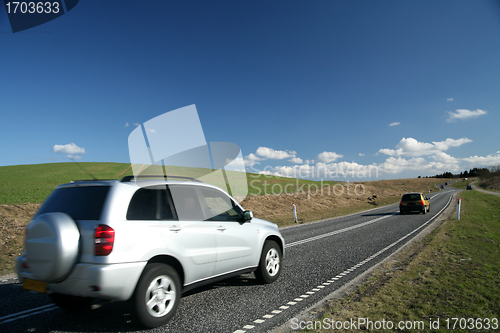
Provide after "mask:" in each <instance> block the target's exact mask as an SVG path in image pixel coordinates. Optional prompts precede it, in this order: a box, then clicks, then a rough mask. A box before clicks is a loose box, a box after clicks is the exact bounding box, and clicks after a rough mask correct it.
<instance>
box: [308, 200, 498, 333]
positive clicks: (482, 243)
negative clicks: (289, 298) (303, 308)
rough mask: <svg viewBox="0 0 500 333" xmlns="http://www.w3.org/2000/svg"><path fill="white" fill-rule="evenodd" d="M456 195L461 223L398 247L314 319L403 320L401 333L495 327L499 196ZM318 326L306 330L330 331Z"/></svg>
mask: <svg viewBox="0 0 500 333" xmlns="http://www.w3.org/2000/svg"><path fill="white" fill-rule="evenodd" d="M460 196H461V197H462V212H461V220H460V221H456V219H449V220H447V221H445V222H444V223H443V224H442V226H441V227H440V228H438V229H436V230H435V231H434V232H432V233H431V234H430V235H428V236H427V237H425V238H424V240H423V241H418V242H415V243H414V244H412V245H411V246H409V247H408V248H406V249H405V250H403V251H402V253H400V254H398V257H397V258H396V260H393V261H391V262H389V263H387V264H385V266H384V267H383V268H382V269H379V270H378V271H377V273H375V274H374V275H373V276H372V277H371V278H370V279H369V280H368V282H366V283H365V284H364V285H362V286H361V287H359V288H358V289H357V290H356V291H354V292H352V293H350V295H349V296H348V297H345V298H343V299H342V300H336V301H332V302H331V303H330V308H329V309H328V310H327V312H326V313H325V314H324V317H323V318H321V319H319V320H320V321H324V320H325V318H326V319H327V320H326V322H331V320H336V321H349V320H351V319H354V320H357V319H358V318H369V319H370V320H371V321H373V322H375V321H379V322H380V323H382V321H383V320H385V322H386V323H387V322H388V321H391V322H392V323H393V324H394V325H395V327H396V325H398V324H399V323H400V322H403V326H404V325H408V326H407V329H406V330H405V331H408V332H410V331H413V330H416V329H415V327H416V326H419V327H420V329H419V331H433V332H451V331H455V332H458V331H474V332H476V331H485V332H486V331H492V329H493V328H494V327H497V329H496V330H495V331H498V330H499V329H500V323H499V322H498V319H500V288H499V286H500V273H499V272H500V259H499V258H500V198H499V197H496V196H493V195H490V194H484V193H479V192H477V191H463V192H461V194H460ZM455 318H456V319H455ZM469 318H472V319H469ZM431 323H432V325H433V326H431ZM488 325H489V329H488V328H487V327H488ZM409 326H411V327H413V328H412V329H408V327H409ZM311 327H312V326H311ZM317 327H318V326H317ZM388 327H389V326H388V325H386V328H388ZM431 327H434V328H436V329H432V330H431ZM479 327H482V328H481V329H479ZM324 328H325V327H323V330H315V329H310V330H306V332H329V331H330V330H326V329H324ZM364 328H366V326H365V327H363V330H365V329H364ZM437 328H439V329H437ZM358 329H359V327H358ZM394 330H395V329H385V330H384V329H376V328H375V327H373V329H368V330H366V331H374V332H375V331H376V332H392V331H394ZM340 331H343V332H347V331H349V332H350V331H354V330H351V329H349V330H340Z"/></svg>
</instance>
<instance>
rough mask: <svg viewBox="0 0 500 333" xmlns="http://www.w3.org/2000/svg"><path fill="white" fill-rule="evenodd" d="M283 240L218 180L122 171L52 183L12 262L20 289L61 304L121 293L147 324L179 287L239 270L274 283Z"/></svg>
mask: <svg viewBox="0 0 500 333" xmlns="http://www.w3.org/2000/svg"><path fill="white" fill-rule="evenodd" d="M284 249H285V246H284V239H283V237H282V236H281V234H280V232H279V231H278V227H277V226H276V225H275V224H273V223H271V222H268V221H265V220H261V219H258V218H254V217H253V215H252V212H250V211H245V210H244V209H243V208H242V207H241V206H240V205H239V204H238V203H237V202H236V201H235V200H234V199H233V198H231V196H230V195H228V194H227V193H226V192H224V191H222V190H221V189H219V188H218V187H215V186H212V185H208V184H204V183H199V182H195V181H172V180H165V179H147V180H141V179H138V180H135V179H134V178H133V177H126V178H124V179H123V180H121V181H118V180H106V181H102V180H95V181H75V182H71V183H69V184H64V185H60V186H58V187H57V188H56V189H55V190H54V192H53V193H52V194H51V195H50V196H49V197H48V198H47V200H46V201H45V202H44V204H43V205H42V206H41V207H40V209H39V210H38V212H37V213H36V215H35V216H34V217H33V220H32V221H31V222H30V223H29V224H28V226H27V227H26V243H25V250H24V252H23V254H22V255H21V256H20V257H18V258H17V259H16V270H17V273H18V275H19V278H20V279H21V280H22V282H23V287H24V288H25V289H28V290H35V291H39V292H47V293H48V294H49V295H50V297H51V298H52V300H53V301H54V303H56V304H57V305H58V306H60V307H61V308H64V309H67V310H80V309H85V308H90V304H91V302H92V300H93V299H95V298H100V299H108V300H119V301H125V300H130V302H131V303H132V304H133V308H134V312H135V314H136V317H137V318H138V320H139V321H140V322H141V323H142V324H143V325H144V326H146V327H149V328H152V327H156V326H160V325H163V324H165V323H166V322H167V321H169V320H170V319H171V318H172V317H173V316H174V314H175V312H176V309H177V307H178V305H179V301H180V297H181V294H182V293H183V292H185V291H186V290H188V289H192V288H195V287H197V286H200V285H202V284H207V283H213V282H215V281H218V280H220V279H224V278H228V277H230V276H234V275H238V274H242V273H248V272H255V275H256V277H257V279H258V280H260V281H261V282H263V283H271V282H274V281H275V280H276V279H277V278H278V277H279V275H280V273H281V270H282V255H283V252H284Z"/></svg>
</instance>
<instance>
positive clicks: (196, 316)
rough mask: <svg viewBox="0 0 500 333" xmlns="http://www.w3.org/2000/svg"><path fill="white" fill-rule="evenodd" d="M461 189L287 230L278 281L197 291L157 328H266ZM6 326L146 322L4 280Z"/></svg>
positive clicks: (247, 279)
mask: <svg viewBox="0 0 500 333" xmlns="http://www.w3.org/2000/svg"><path fill="white" fill-rule="evenodd" d="M454 192H455V190H451V189H446V190H445V191H442V192H437V193H433V194H430V195H429V196H430V197H431V201H430V202H431V209H430V212H429V213H427V214H408V215H399V212H398V206H397V205H391V206H385V207H381V208H376V209H372V210H370V211H365V212H361V213H357V214H352V215H349V216H344V217H339V218H335V219H328V220H324V221H320V222H314V223H308V224H302V225H295V226H291V227H287V228H283V229H282V230H281V233H282V234H283V236H284V237H285V240H286V253H285V261H284V270H283V272H282V275H281V277H280V278H279V279H278V281H276V282H275V283H273V284H270V285H259V284H257V283H256V282H255V280H254V278H253V275H252V274H248V275H242V276H240V277H238V278H233V279H230V280H227V281H223V282H221V283H217V284H215V285H211V286H207V287H204V288H200V289H196V290H192V291H190V292H188V293H187V294H185V295H184V296H183V298H182V299H181V304H180V307H179V310H178V312H177V315H176V316H175V318H174V319H173V320H172V321H171V322H170V323H169V324H168V325H165V326H163V327H160V328H157V329H155V330H152V331H155V332H266V331H268V330H270V329H272V328H274V327H277V326H279V325H282V324H284V323H286V322H287V321H288V320H289V319H291V318H293V317H294V316H297V315H298V314H299V313H300V312H301V311H302V310H304V309H306V308H308V307H310V306H311V305H313V304H314V303H316V302H318V301H319V300H321V299H323V298H324V297H326V296H327V295H328V294H330V293H332V292H334V291H335V290H337V289H339V288H340V287H341V286H343V285H345V284H346V283H347V282H349V281H351V280H352V279H353V278H355V277H356V276H358V275H359V274H360V273H362V272H364V271H366V270H367V269H369V268H370V267H372V266H373V265H374V264H376V263H378V262H380V261H381V260H383V259H384V258H386V257H387V256H388V255H390V254H391V253H393V252H394V251H396V250H397V249H398V248H400V247H401V246H402V245H404V244H405V243H407V242H408V241H409V240H410V239H411V238H413V237H414V236H415V235H416V234H418V232H420V231H421V230H422V229H423V228H424V227H425V226H427V225H428V224H429V223H430V222H432V220H433V219H434V218H435V217H436V216H437V214H438V213H440V212H441V211H442V210H443V209H444V208H445V207H446V206H447V205H448V204H449V203H450V201H451V197H452V195H453V193H454ZM0 297H1V299H2V307H1V308H0V331H36V332H39V331H68V332H93V331H130V330H137V329H140V327H138V326H137V324H136V323H135V322H134V320H133V318H131V315H130V311H129V310H128V308H127V306H126V304H125V303H119V302H116V303H109V304H104V305H102V306H100V307H97V308H95V309H93V310H92V311H90V312H89V313H79V314H68V313H66V312H64V311H62V310H60V309H58V308H56V307H54V306H52V305H50V303H49V302H48V301H47V299H46V298H45V296H44V295H40V294H36V293H30V292H24V291H23V290H21V287H20V285H19V284H16V283H4V284H2V285H0ZM33 309H34V310H33Z"/></svg>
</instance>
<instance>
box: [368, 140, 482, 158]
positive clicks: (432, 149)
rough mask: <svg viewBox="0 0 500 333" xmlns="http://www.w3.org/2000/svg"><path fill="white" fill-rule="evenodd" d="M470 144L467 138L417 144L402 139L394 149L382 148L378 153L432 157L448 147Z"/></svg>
mask: <svg viewBox="0 0 500 333" xmlns="http://www.w3.org/2000/svg"><path fill="white" fill-rule="evenodd" d="M468 142H472V140H470V139H468V138H465V137H464V138H461V139H458V140H455V139H450V138H448V139H446V140H444V141H439V142H432V143H427V142H419V141H417V140H416V139H414V138H402V139H401V141H399V143H398V144H397V145H396V149H389V148H384V149H380V150H379V151H378V152H379V153H382V154H385V155H389V156H395V157H400V156H409V157H417V156H424V155H434V154H437V153H440V152H443V151H446V150H448V149H449V148H450V147H459V146H461V145H463V144H465V143H468Z"/></svg>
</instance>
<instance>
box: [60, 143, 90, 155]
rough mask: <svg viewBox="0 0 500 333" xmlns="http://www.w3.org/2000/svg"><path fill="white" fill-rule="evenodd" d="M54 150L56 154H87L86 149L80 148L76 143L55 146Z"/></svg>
mask: <svg viewBox="0 0 500 333" xmlns="http://www.w3.org/2000/svg"><path fill="white" fill-rule="evenodd" d="M52 149H53V150H54V153H62V154H85V148H80V147H78V146H77V145H75V144H74V143H68V144H66V145H54V147H52Z"/></svg>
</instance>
